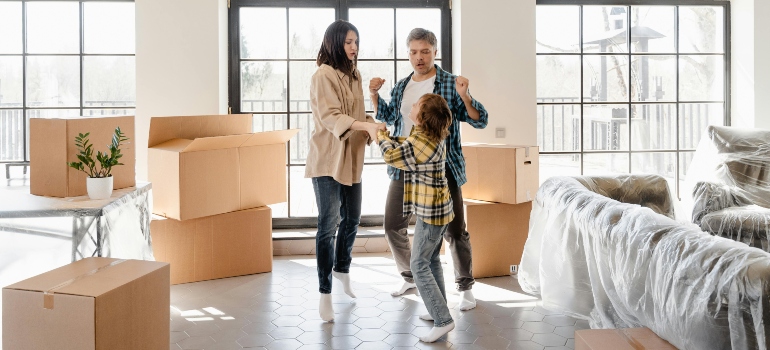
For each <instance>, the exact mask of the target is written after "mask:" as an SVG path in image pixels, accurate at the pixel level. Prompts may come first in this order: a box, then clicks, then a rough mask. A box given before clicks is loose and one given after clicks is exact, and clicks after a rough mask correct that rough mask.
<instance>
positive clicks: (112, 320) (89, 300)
mask: <svg viewBox="0 0 770 350" xmlns="http://www.w3.org/2000/svg"><path fill="white" fill-rule="evenodd" d="M46 292H47V293H48V295H46V294H45V293H46ZM169 307H170V287H169V266H168V264H166V263H160V262H154V261H140V260H118V259H109V258H86V259H83V260H80V261H76V262H74V263H71V264H69V265H65V266H63V267H60V268H58V269H55V270H52V271H49V272H46V273H44V274H41V275H38V276H35V277H32V278H30V279H27V280H24V281H21V282H19V283H16V284H13V285H10V286H7V287H5V288H3V349H7V350H13V349H25V350H34V349H58V350H91V349H94V350H121V349H124V350H137V349H140V350H156V349H166V348H168V344H169V341H170V339H169V337H170V333H169V327H170V325H169Z"/></svg>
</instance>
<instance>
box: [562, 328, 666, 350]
mask: <svg viewBox="0 0 770 350" xmlns="http://www.w3.org/2000/svg"><path fill="white" fill-rule="evenodd" d="M575 350H676V347H675V346H673V345H671V344H670V343H669V342H667V341H665V340H664V339H662V338H660V337H659V336H658V335H657V334H655V333H654V332H653V331H651V330H650V329H649V328H626V329H584V330H579V331H575Z"/></svg>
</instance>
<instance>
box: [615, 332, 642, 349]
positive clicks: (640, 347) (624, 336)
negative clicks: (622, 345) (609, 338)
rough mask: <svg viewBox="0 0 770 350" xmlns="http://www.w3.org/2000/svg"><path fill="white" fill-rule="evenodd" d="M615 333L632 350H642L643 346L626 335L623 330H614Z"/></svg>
mask: <svg viewBox="0 0 770 350" xmlns="http://www.w3.org/2000/svg"><path fill="white" fill-rule="evenodd" d="M615 332H616V333H618V335H620V337H621V338H623V340H625V341H626V343H628V345H631V347H632V348H634V350H644V345H642V343H640V342H639V341H638V340H636V339H634V338H633V337H632V336H630V335H629V334H628V333H626V332H625V329H616V330H615Z"/></svg>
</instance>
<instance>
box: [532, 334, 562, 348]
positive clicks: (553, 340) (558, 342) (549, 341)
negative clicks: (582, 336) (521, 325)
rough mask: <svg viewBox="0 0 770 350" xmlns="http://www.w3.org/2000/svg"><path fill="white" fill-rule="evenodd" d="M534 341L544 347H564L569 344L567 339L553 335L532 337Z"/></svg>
mask: <svg viewBox="0 0 770 350" xmlns="http://www.w3.org/2000/svg"><path fill="white" fill-rule="evenodd" d="M532 341H533V342H535V343H538V344H540V345H543V346H564V345H565V344H567V338H564V337H562V336H560V335H557V334H553V333H547V334H535V335H533V336H532Z"/></svg>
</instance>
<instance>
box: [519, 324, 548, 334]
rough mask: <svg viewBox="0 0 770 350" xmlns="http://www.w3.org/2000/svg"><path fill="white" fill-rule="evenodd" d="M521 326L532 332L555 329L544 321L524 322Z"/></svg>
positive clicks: (546, 331)
mask: <svg viewBox="0 0 770 350" xmlns="http://www.w3.org/2000/svg"><path fill="white" fill-rule="evenodd" d="M521 328H522V329H525V330H528V331H530V332H532V333H552V332H553V330H554V329H556V327H554V326H552V325H550V324H548V323H545V322H524V325H523V326H521Z"/></svg>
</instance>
